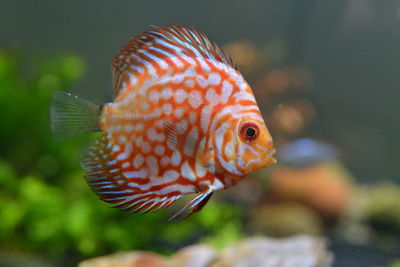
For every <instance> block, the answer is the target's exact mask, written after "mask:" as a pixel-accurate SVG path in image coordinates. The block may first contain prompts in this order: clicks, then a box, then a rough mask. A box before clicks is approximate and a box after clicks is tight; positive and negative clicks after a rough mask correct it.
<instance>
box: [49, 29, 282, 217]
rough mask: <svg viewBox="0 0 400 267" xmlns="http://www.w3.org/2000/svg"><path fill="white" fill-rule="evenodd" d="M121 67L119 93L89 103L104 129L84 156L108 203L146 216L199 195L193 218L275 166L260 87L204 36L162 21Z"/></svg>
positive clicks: (127, 50) (123, 54)
mask: <svg viewBox="0 0 400 267" xmlns="http://www.w3.org/2000/svg"><path fill="white" fill-rule="evenodd" d="M112 69H113V79H114V93H115V99H114V101H113V102H112V103H107V104H104V105H103V106H101V109H98V110H96V109H95V108H93V106H91V107H90V108H88V109H89V110H91V111H92V113H93V114H94V113H95V114H97V115H98V118H97V120H96V123H97V124H96V129H97V130H100V131H101V132H103V134H102V135H101V136H100V137H99V139H98V140H97V141H96V142H95V143H94V144H92V145H91V146H90V148H89V150H88V152H87V153H86V155H85V156H84V158H83V167H84V170H85V171H86V172H87V176H86V177H87V180H88V183H89V185H90V186H91V187H92V189H93V190H94V191H95V192H96V193H97V194H98V195H99V196H100V198H101V199H102V200H104V201H107V202H110V203H113V204H115V206H117V207H121V208H124V209H126V210H129V211H131V212H142V213H145V212H149V211H155V210H159V209H161V208H165V207H167V206H170V205H171V204H172V203H174V202H175V201H176V200H177V199H179V198H181V197H182V196H183V195H185V194H190V193H196V192H199V194H198V196H197V197H195V198H194V199H193V200H192V201H190V202H189V203H188V204H187V205H186V206H185V207H184V208H183V209H182V210H181V211H180V212H178V213H177V214H176V215H179V214H180V213H181V212H183V211H184V210H186V209H190V210H191V211H190V213H189V215H191V214H193V213H194V212H196V211H198V210H200V209H201V208H202V207H203V206H204V205H205V204H206V202H207V201H208V200H209V199H210V197H211V195H212V193H213V192H214V191H218V190H222V189H226V188H229V187H231V186H233V185H235V184H236V183H237V182H238V181H239V180H241V179H243V178H244V177H245V176H246V175H248V174H249V173H251V172H252V171H255V170H257V169H260V168H263V167H266V166H269V165H271V164H273V163H275V159H274V158H273V154H274V148H273V143H272V138H271V136H270V134H269V132H268V130H267V127H266V125H265V123H264V121H263V119H262V116H261V113H260V111H259V108H258V106H257V103H256V101H255V98H254V95H253V93H252V91H251V88H250V87H249V85H248V84H247V83H246V81H245V80H244V79H243V77H242V76H241V74H240V73H239V72H238V71H237V68H236V65H235V64H234V63H233V60H232V59H231V58H230V57H229V56H227V55H226V54H225V52H223V50H222V49H220V48H218V46H217V45H216V44H214V43H213V42H211V41H209V40H208V39H207V37H205V35H204V34H202V33H200V32H197V31H195V30H193V29H191V28H186V27H181V26H178V25H174V26H173V27H171V28H164V27H161V28H156V29H155V30H153V31H150V32H147V33H144V34H141V35H139V36H136V37H134V38H132V39H131V40H130V42H129V43H128V44H127V45H126V46H125V47H124V48H123V49H122V50H121V51H120V52H119V53H118V54H117V55H116V56H115V59H114V61H113V64H112ZM55 102H56V103H57V101H55ZM84 104H87V103H86V102H85V103H84ZM60 106H62V105H55V108H53V109H52V110H53V116H52V117H53V119H54V121H56V123H55V124H57V121H59V120H58V119H57V118H58V117H60V116H58V117H57V114H59V113H60V108H59V109H58V110H57V107H60ZM61 111H62V110H61ZM65 112H66V111H64V113H65ZM61 113H62V112H61ZM64 117H65V116H64ZM93 117H96V116H95V115H93ZM59 124H61V123H59ZM91 127H92V128H93V125H92V126H91ZM53 128H57V127H53ZM92 130H93V129H92ZM189 215H187V216H189Z"/></svg>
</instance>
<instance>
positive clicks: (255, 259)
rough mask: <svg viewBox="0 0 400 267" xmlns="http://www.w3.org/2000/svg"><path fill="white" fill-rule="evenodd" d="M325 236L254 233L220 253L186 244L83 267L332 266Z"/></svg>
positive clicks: (105, 259)
mask: <svg viewBox="0 0 400 267" xmlns="http://www.w3.org/2000/svg"><path fill="white" fill-rule="evenodd" d="M326 243H327V242H326V240H325V239H324V238H318V237H311V236H306V235H302V236H295V237H290V238H282V239H278V238H268V237H254V238H248V239H245V240H242V241H240V242H238V243H235V244H233V245H231V246H229V247H227V248H225V249H223V250H222V251H221V252H220V253H218V252H217V251H215V250H214V249H213V248H211V247H209V246H207V245H192V246H188V247H185V248H183V249H181V250H179V251H178V252H176V253H175V254H173V255H172V256H171V257H170V258H168V259H167V258H165V257H163V256H160V255H157V254H154V253H149V252H141V251H134V252H126V253H117V254H113V255H109V256H104V257H98V258H94V259H89V260H86V261H84V262H82V263H81V264H80V265H79V266H80V267H114V266H118V267H136V266H140V267H142V266H150V267H153V266H154V267H253V266H254V267H259V266H260V267H293V266H296V267H329V266H331V265H332V262H333V254H332V253H331V252H329V251H328V250H327V248H326Z"/></svg>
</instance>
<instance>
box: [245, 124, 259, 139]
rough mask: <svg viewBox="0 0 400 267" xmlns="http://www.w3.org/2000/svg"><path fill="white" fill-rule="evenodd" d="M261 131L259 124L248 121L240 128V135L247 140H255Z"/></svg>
mask: <svg viewBox="0 0 400 267" xmlns="http://www.w3.org/2000/svg"><path fill="white" fill-rule="evenodd" d="M259 131H260V130H259V128H258V126H257V124H255V123H252V122H247V123H245V124H243V125H242V128H240V137H241V138H242V139H243V140H244V141H247V142H250V141H254V140H256V139H257V137H258V134H259Z"/></svg>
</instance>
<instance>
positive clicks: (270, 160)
mask: <svg viewBox="0 0 400 267" xmlns="http://www.w3.org/2000/svg"><path fill="white" fill-rule="evenodd" d="M275 153H276V149H275V148H273V147H272V148H269V149H268V150H267V153H266V154H267V158H268V163H269V164H268V165H274V164H276V162H277V160H276V158H275V157H274V155H275Z"/></svg>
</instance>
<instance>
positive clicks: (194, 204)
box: [168, 187, 214, 221]
mask: <svg viewBox="0 0 400 267" xmlns="http://www.w3.org/2000/svg"><path fill="white" fill-rule="evenodd" d="M213 193H214V191H213V188H211V187H209V188H208V189H207V191H204V192H202V193H200V194H198V195H197V196H196V197H195V198H193V199H192V200H191V201H190V202H189V203H187V204H186V205H185V206H184V207H183V208H182V209H180V210H179V211H178V212H177V213H175V214H174V215H173V216H172V217H171V218H169V220H168V221H172V220H174V219H175V218H177V217H181V215H182V214H183V213H184V212H185V211H187V210H190V211H189V213H187V214H186V215H184V216H183V217H182V218H180V219H178V220H184V219H187V218H189V217H190V216H192V215H193V214H194V213H196V212H198V211H200V210H201V209H202V208H203V207H204V206H205V205H206V204H207V202H208V201H209V200H210V198H211V196H212V195H213Z"/></svg>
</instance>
